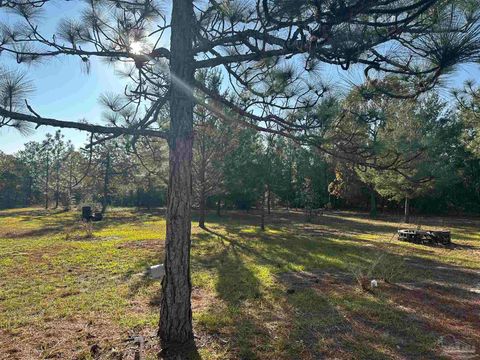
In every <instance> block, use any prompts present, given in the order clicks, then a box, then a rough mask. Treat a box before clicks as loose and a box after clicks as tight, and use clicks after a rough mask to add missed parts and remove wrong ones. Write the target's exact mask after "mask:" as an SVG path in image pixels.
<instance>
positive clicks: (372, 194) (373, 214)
mask: <svg viewBox="0 0 480 360" xmlns="http://www.w3.org/2000/svg"><path fill="white" fill-rule="evenodd" d="M376 216H377V198H376V196H375V191H374V190H373V189H370V217H372V218H374V217H376Z"/></svg>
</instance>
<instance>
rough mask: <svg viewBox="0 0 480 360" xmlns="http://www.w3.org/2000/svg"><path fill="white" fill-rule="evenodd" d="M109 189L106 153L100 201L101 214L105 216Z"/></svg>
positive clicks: (108, 157)
mask: <svg viewBox="0 0 480 360" xmlns="http://www.w3.org/2000/svg"><path fill="white" fill-rule="evenodd" d="M109 187H110V153H107V158H106V159H105V174H104V178H103V199H102V214H105V212H106V211H107V207H108V203H109V196H108V192H109Z"/></svg>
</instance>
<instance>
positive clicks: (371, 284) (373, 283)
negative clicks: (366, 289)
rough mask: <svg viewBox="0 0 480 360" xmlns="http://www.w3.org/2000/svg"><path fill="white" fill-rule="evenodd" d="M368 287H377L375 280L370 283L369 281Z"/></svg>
mask: <svg viewBox="0 0 480 360" xmlns="http://www.w3.org/2000/svg"><path fill="white" fill-rule="evenodd" d="M370 287H372V288H376V287H378V282H377V280H372V281H370Z"/></svg>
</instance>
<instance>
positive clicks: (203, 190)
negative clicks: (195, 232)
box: [198, 154, 207, 229]
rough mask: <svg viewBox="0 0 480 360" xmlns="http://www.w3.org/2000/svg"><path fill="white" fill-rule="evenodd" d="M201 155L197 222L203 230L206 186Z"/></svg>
mask: <svg viewBox="0 0 480 360" xmlns="http://www.w3.org/2000/svg"><path fill="white" fill-rule="evenodd" d="M203 155H204V154H202V163H201V165H200V173H199V177H200V204H199V205H200V218H199V220H198V226H200V227H201V228H202V229H205V217H206V206H207V204H206V202H207V194H206V192H207V191H206V184H205V181H206V180H205V179H206V174H205V172H206V167H207V166H206V161H205V156H203Z"/></svg>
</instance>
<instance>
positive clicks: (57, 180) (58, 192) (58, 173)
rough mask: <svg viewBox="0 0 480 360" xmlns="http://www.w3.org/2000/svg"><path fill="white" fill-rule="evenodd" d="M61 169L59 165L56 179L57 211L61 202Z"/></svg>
mask: <svg viewBox="0 0 480 360" xmlns="http://www.w3.org/2000/svg"><path fill="white" fill-rule="evenodd" d="M59 198H60V169H59V167H58V165H57V169H56V179H55V209H58V203H59V201H60V199H59Z"/></svg>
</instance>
